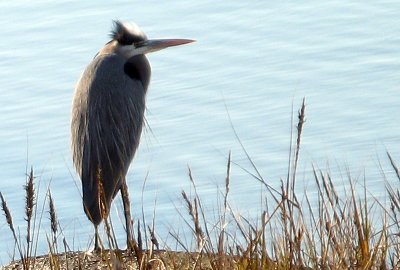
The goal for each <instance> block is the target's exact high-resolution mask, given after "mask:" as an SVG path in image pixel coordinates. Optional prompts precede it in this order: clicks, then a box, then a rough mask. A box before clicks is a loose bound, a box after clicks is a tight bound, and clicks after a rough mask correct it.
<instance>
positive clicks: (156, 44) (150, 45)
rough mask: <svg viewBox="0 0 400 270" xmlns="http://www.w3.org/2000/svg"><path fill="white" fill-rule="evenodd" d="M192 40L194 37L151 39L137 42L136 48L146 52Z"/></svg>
mask: <svg viewBox="0 0 400 270" xmlns="http://www.w3.org/2000/svg"><path fill="white" fill-rule="evenodd" d="M192 42H194V40H192V39H150V40H146V41H143V42H141V43H139V44H136V48H137V49H141V50H143V51H144V53H150V52H155V51H159V50H162V49H165V48H168V47H173V46H179V45H183V44H188V43H192Z"/></svg>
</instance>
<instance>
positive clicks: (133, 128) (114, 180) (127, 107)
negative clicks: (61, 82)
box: [71, 55, 145, 224]
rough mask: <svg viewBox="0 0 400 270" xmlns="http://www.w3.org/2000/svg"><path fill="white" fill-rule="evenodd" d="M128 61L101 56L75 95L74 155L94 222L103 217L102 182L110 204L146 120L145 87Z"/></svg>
mask: <svg viewBox="0 0 400 270" xmlns="http://www.w3.org/2000/svg"><path fill="white" fill-rule="evenodd" d="M124 64H125V60H124V59H122V58H121V57H119V56H117V55H107V56H98V57H96V58H95V59H94V60H93V61H92V63H90V64H89V66H88V67H87V68H86V70H85V71H84V73H83V75H82V77H81V79H80V81H79V82H78V85H77V87H76V91H75V96H74V101H73V111H72V123H71V131H72V153H73V161H74V164H75V167H76V169H77V172H78V174H79V175H80V177H81V179H82V189H83V200H84V208H85V212H86V213H87V214H88V216H89V215H90V216H89V218H91V219H92V221H94V223H95V224H96V223H99V222H100V221H101V219H102V218H103V217H102V214H101V213H100V206H99V204H100V197H101V195H100V192H99V191H100V190H99V186H100V185H101V186H102V187H103V188H102V190H104V198H105V200H104V202H105V203H106V207H107V208H106V209H109V207H110V204H111V201H112V199H113V198H114V196H115V195H116V193H117V192H118V190H119V189H120V187H121V183H122V182H121V181H123V179H124V177H125V175H126V173H127V170H128V167H129V164H130V162H131V161H132V159H133V157H134V154H135V151H136V148H137V147H138V145H139V139H140V135H141V131H142V126H143V117H144V109H145V89H144V86H143V84H142V83H141V81H139V80H137V79H132V78H130V77H129V76H127V75H126V74H125V73H124ZM107 212H108V211H107ZM107 214H108V213H107Z"/></svg>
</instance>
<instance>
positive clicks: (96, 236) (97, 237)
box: [94, 225, 100, 251]
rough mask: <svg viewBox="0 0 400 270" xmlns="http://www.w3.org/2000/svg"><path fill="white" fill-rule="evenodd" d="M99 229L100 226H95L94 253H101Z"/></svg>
mask: <svg viewBox="0 0 400 270" xmlns="http://www.w3.org/2000/svg"><path fill="white" fill-rule="evenodd" d="M99 250H100V247H99V228H98V225H94V251H99Z"/></svg>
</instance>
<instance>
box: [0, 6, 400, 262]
mask: <svg viewBox="0 0 400 270" xmlns="http://www.w3.org/2000/svg"><path fill="white" fill-rule="evenodd" d="M399 10H400V2H398V1H394V0H389V1H379V3H378V1H376V2H372V1H350V2H348V3H343V1H328V2H327V1H306V2H302V3H294V2H289V1H281V2H279V3H274V2H270V1H252V2H250V3H249V2H246V1H217V2H215V1H202V2H200V1H197V2H191V3H189V2H187V3H186V4H183V2H178V1H168V2H165V3H164V2H159V1H157V2H156V1H120V2H119V3H116V2H111V1H76V0H70V1H45V0H43V1H26V0H25V1H22V0H14V1H2V2H0V12H1V16H0V25H1V27H0V36H1V42H0V102H1V103H0V105H1V106H0V179H1V181H0V191H1V192H2V193H3V195H4V196H5V198H6V200H7V202H8V204H9V207H10V208H11V211H12V212H13V216H14V222H15V224H16V226H18V227H19V228H20V230H21V235H24V230H25V227H24V226H25V222H24V220H23V218H24V213H23V207H24V206H23V197H24V193H23V188H22V186H23V185H24V183H25V173H26V171H27V168H30V167H31V166H33V167H34V170H35V174H36V176H37V179H36V181H37V183H38V184H39V183H40V192H41V194H42V196H40V198H39V208H40V212H41V208H42V205H43V198H44V195H43V194H44V193H45V191H46V188H47V186H48V185H50V187H51V191H52V195H53V197H54V200H55V205H56V209H57V213H58V218H59V222H60V225H61V227H62V228H63V234H64V235H65V237H66V239H67V241H68V243H69V244H70V246H71V248H74V249H81V250H85V249H88V247H89V244H88V243H89V240H90V237H91V233H92V227H91V225H90V223H89V222H88V221H87V219H86V217H85V216H84V213H83V211H82V206H81V199H80V189H79V185H80V184H79V179H78V178H77V176H76V174H75V172H74V169H73V166H72V162H71V156H70V152H69V136H70V135H69V119H70V107H71V100H72V94H73V89H74V85H75V83H76V81H77V80H78V78H79V76H80V74H81V72H82V71H83V69H84V67H85V65H86V64H87V63H88V62H89V61H90V60H91V59H92V57H93V56H94V55H95V54H96V52H97V50H98V49H99V48H101V47H102V45H103V44H104V43H106V42H107V41H108V33H109V31H110V29H111V20H112V19H121V20H126V21H135V22H136V23H137V24H138V25H139V26H141V28H142V29H143V30H144V31H145V32H146V33H147V35H148V36H149V37H150V38H152V37H153V38H164V37H165V38H168V37H171V38H172V37H177V38H191V39H196V40H197V42H196V43H194V44H190V45H187V46H182V47H179V48H171V49H168V50H165V51H162V52H157V53H154V54H152V55H149V59H150V61H151V63H152V70H153V73H152V81H151V86H150V91H149V95H148V97H147V102H148V103H147V107H148V110H147V114H146V118H147V121H148V123H149V128H147V129H146V131H145V132H144V134H143V136H142V141H141V146H140V149H139V151H138V153H137V155H136V158H135V160H134V162H133V164H132V166H131V170H130V172H129V176H128V181H129V186H130V195H131V198H132V207H133V214H134V216H136V217H137V216H139V215H141V209H140V208H141V205H142V203H141V201H142V198H141V196H142V192H141V190H142V185H143V181H144V179H145V178H146V177H147V182H146V187H145V189H144V193H143V201H144V210H145V215H146V216H149V217H150V218H151V216H152V213H153V208H154V205H155V204H156V209H157V228H158V233H159V235H160V238H161V239H166V238H167V232H168V231H169V228H170V227H171V226H175V225H176V222H177V219H176V216H177V214H176V209H175V207H176V208H178V209H181V207H182V205H181V204H182V202H181V200H180V191H181V189H186V190H188V191H189V190H190V182H189V180H188V176H187V170H188V169H187V168H188V166H190V168H191V169H192V172H193V176H194V177H195V180H196V182H197V185H198V189H199V192H200V193H201V195H202V196H203V198H204V200H205V202H206V203H209V204H210V209H209V211H210V214H213V211H214V210H215V209H212V206H211V205H214V203H213V200H214V199H212V198H215V195H216V194H217V187H218V186H220V187H223V181H224V175H225V171H226V167H225V166H226V162H227V156H228V153H229V151H232V157H233V161H234V162H235V163H238V164H239V165H240V166H242V167H244V168H246V169H249V170H251V166H250V164H249V162H248V160H247V159H246V156H245V154H244V152H243V151H242V150H241V147H240V144H239V142H238V140H237V139H236V137H235V135H234V132H233V129H232V127H231V125H230V122H229V116H230V118H231V119H232V123H233V126H234V128H235V130H236V132H237V134H238V136H239V137H240V140H241V141H242V143H243V144H244V146H245V148H246V150H247V151H248V153H249V155H250V156H251V158H252V159H253V161H254V162H255V163H256V165H257V167H258V169H259V170H260V172H261V173H262V175H263V176H264V178H265V179H267V181H268V183H269V184H270V185H272V186H273V187H275V188H278V187H279V180H280V179H281V178H285V176H286V172H287V163H288V162H287V160H288V151H289V143H290V131H291V127H292V124H291V114H292V103H293V104H294V111H295V113H296V111H297V108H298V107H299V106H300V104H301V99H302V98H303V97H306V103H307V105H308V106H307V112H306V119H307V121H306V124H305V130H304V133H303V138H302V140H303V141H302V148H301V159H300V165H299V172H300V177H299V178H300V179H301V181H299V189H300V190H303V189H305V188H307V192H309V193H310V194H312V192H313V190H312V189H310V188H309V187H312V186H313V185H312V183H313V178H312V174H311V169H312V164H314V165H315V166H317V167H319V168H322V169H326V168H328V167H329V169H330V171H331V173H332V174H333V176H335V177H334V180H335V181H337V185H343V184H346V179H345V178H346V177H345V176H343V175H346V173H347V172H350V173H351V174H352V175H353V176H354V178H355V179H356V178H357V177H360V176H361V177H362V176H363V175H364V174H365V175H366V181H367V187H368V190H369V191H370V192H371V193H372V194H374V196H376V197H378V198H382V199H384V192H383V191H384V187H383V181H384V177H383V175H382V173H381V172H380V169H379V163H381V164H382V167H383V171H384V172H385V174H386V175H387V177H388V178H389V180H390V179H394V178H393V172H392V170H391V169H390V166H389V164H388V161H387V158H386V156H385V151H386V150H389V151H390V152H391V153H392V154H393V156H394V158H395V159H396V160H397V161H398V162H399V163H400V125H399V124H398V118H399V115H400V106H399V104H400V45H399V44H400V19H399V16H398V11H399ZM228 115H229V116H228ZM295 117H296V115H295ZM311 196H312V195H311ZM260 197H261V191H260V184H259V183H258V182H257V181H256V180H254V178H252V177H250V176H249V174H248V173H247V172H245V171H244V170H242V169H241V168H240V167H239V166H236V165H233V167H232V179H231V202H232V205H233V206H234V207H235V209H237V211H238V212H240V213H242V214H244V215H247V214H249V215H251V214H252V213H257V209H258V208H259V207H260ZM114 205H115V209H113V212H114V213H113V216H114V221H115V222H114V223H115V224H116V229H117V234H118V235H120V236H119V239H120V242H121V243H123V239H124V237H123V233H122V228H121V227H120V226H119V224H120V223H122V222H119V221H118V214H117V212H118V211H120V210H121V202H120V200H117V201H116V203H115V204H114ZM45 207H46V208H45V211H44V213H43V217H42V230H41V236H40V237H39V239H41V240H40V241H39V247H38V249H39V251H38V253H42V252H46V251H47V244H46V240H45V235H46V233H47V234H49V233H50V227H49V226H48V217H47V210H46V209H47V206H45ZM117 210H118V211H117ZM182 211H183V212H184V211H185V210H182ZM62 237H63V236H61V237H60V239H62ZM13 243H14V242H13V240H12V238H11V234H10V233H9V230H8V228H7V224H6V222H5V218H3V217H2V218H0V264H4V263H7V262H8V261H9V260H10V256H11V254H12V252H13V250H14V249H13V248H14V245H13Z"/></svg>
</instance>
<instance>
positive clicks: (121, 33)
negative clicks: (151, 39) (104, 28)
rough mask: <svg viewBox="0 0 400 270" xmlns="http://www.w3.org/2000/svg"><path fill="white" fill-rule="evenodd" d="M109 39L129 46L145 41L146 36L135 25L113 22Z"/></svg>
mask: <svg viewBox="0 0 400 270" xmlns="http://www.w3.org/2000/svg"><path fill="white" fill-rule="evenodd" d="M111 38H112V39H113V40H116V41H118V43H120V44H121V45H131V44H134V43H136V42H141V41H144V40H147V37H146V35H145V34H144V33H143V32H142V31H141V30H140V29H139V27H138V26H137V25H134V24H127V23H122V22H121V21H118V20H116V21H114V27H113V30H112V31H111Z"/></svg>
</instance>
